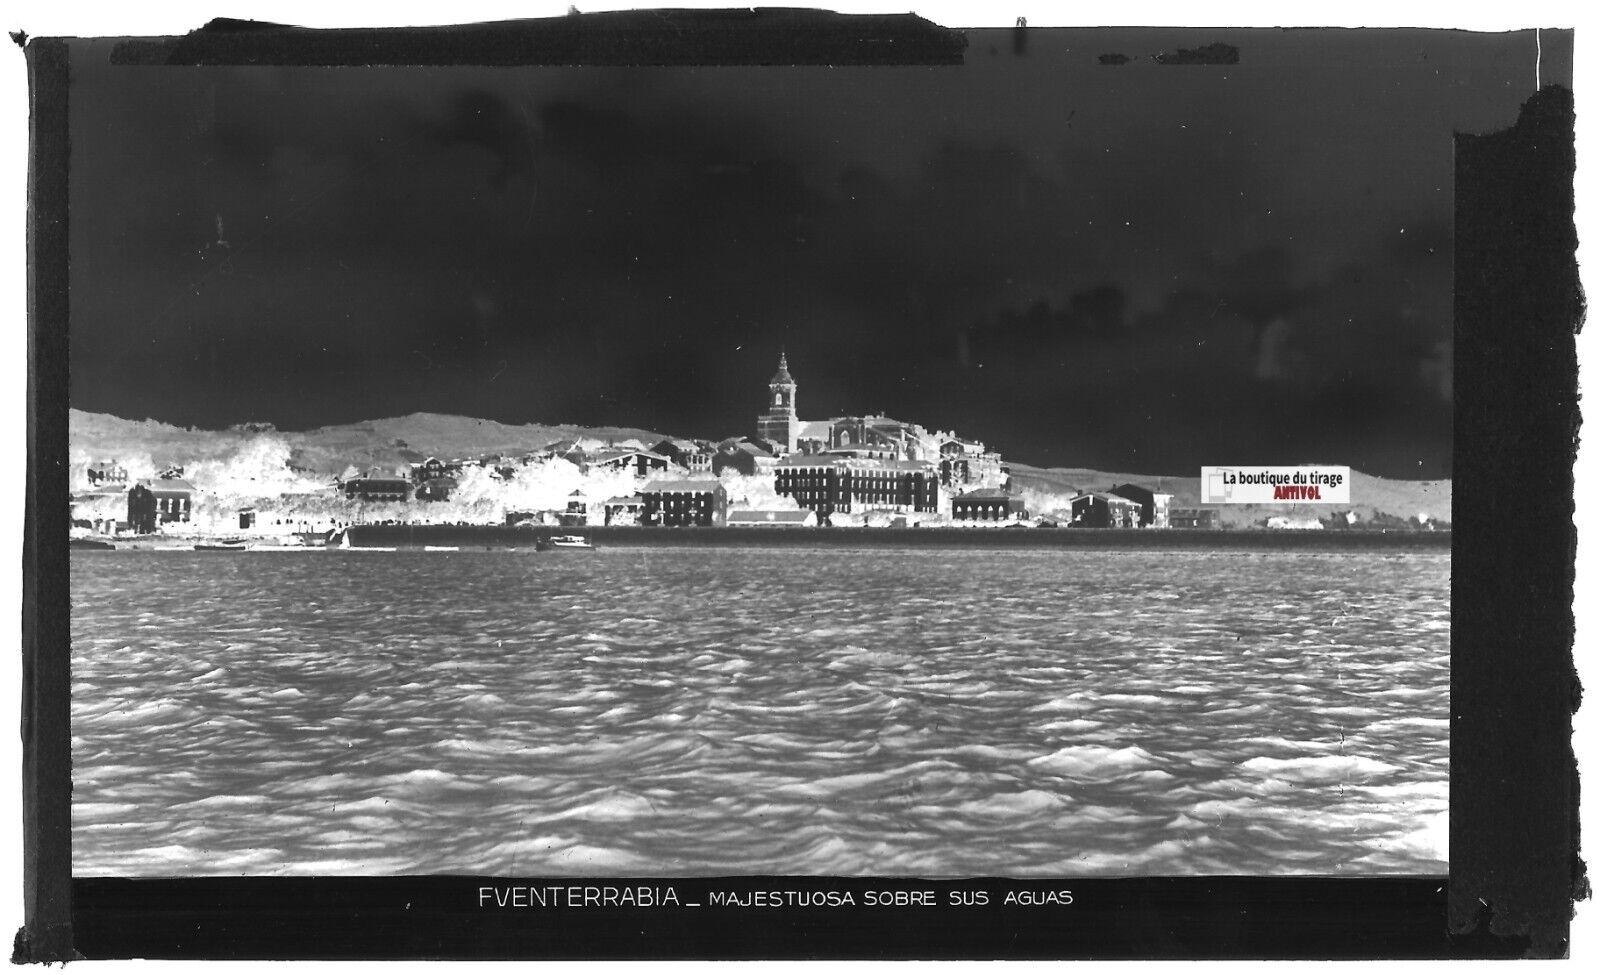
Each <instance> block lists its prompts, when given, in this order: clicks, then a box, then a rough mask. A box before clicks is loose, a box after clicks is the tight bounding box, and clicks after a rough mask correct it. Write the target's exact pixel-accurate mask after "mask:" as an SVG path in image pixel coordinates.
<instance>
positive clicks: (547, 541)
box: [533, 535, 594, 552]
mask: <svg viewBox="0 0 1600 975" xmlns="http://www.w3.org/2000/svg"><path fill="white" fill-rule="evenodd" d="M533 547H534V549H535V550H537V551H540V552H548V551H551V550H552V549H561V548H591V549H592V548H594V545H592V544H590V542H589V539H587V538H585V537H584V536H582V535H552V536H550V537H549V538H541V539H539V540H538V541H537V542H535V543H534V546H533Z"/></svg>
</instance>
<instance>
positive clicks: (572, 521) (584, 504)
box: [561, 489, 589, 528]
mask: <svg viewBox="0 0 1600 975" xmlns="http://www.w3.org/2000/svg"><path fill="white" fill-rule="evenodd" d="M561 523H562V524H563V525H566V526H567V527H569V528H573V527H576V528H581V527H583V526H585V525H587V524H589V498H588V496H587V495H585V494H584V493H583V491H582V490H581V489H579V490H577V491H573V492H572V493H571V494H569V495H567V510H566V511H564V512H562V514H561Z"/></svg>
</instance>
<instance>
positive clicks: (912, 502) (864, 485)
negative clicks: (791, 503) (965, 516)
mask: <svg viewBox="0 0 1600 975" xmlns="http://www.w3.org/2000/svg"><path fill="white" fill-rule="evenodd" d="M775 475H776V476H775V478H774V484H773V488H774V489H775V490H776V491H777V493H779V494H782V495H785V496H787V497H791V498H794V500H795V502H796V503H798V504H799V505H800V507H802V508H807V509H809V510H811V511H815V512H816V513H817V515H818V516H819V517H822V518H826V517H828V516H829V515H831V514H833V513H834V512H842V513H845V514H859V513H864V512H868V511H894V512H912V511H920V512H935V511H938V510H939V474H938V472H937V471H936V470H934V468H933V465H931V464H925V463H922V462H920V461H910V460H884V459H879V458H873V457H849V456H840V455H834V454H792V455H790V456H788V457H785V458H784V459H783V460H780V461H778V464H777V469H776V472H775Z"/></svg>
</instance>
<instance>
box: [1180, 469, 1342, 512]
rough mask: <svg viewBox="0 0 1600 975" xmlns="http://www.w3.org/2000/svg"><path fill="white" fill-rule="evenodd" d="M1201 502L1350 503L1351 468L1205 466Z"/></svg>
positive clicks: (1201, 485)
mask: <svg viewBox="0 0 1600 975" xmlns="http://www.w3.org/2000/svg"><path fill="white" fill-rule="evenodd" d="M1200 503H1201V504H1286V503H1294V504H1349V503H1350V468H1348V467H1331V466H1326V465H1320V464H1319V465H1316V466H1306V467H1250V466H1237V467H1202V468H1200Z"/></svg>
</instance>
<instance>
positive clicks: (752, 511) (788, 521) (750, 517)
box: [728, 508, 817, 528]
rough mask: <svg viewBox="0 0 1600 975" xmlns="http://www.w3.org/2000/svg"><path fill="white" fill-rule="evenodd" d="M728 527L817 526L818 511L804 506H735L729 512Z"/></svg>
mask: <svg viewBox="0 0 1600 975" xmlns="http://www.w3.org/2000/svg"><path fill="white" fill-rule="evenodd" d="M728 527H729V528H734V527H751V528H815V527H817V513H816V512H815V511H808V510H806V509H804V508H800V509H798V510H791V509H789V508H734V509H733V510H732V511H729V512H728Z"/></svg>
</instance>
